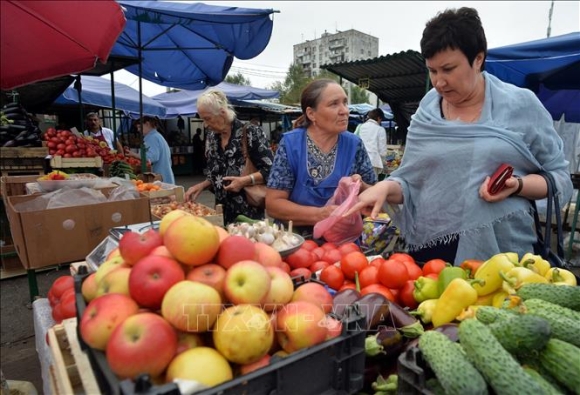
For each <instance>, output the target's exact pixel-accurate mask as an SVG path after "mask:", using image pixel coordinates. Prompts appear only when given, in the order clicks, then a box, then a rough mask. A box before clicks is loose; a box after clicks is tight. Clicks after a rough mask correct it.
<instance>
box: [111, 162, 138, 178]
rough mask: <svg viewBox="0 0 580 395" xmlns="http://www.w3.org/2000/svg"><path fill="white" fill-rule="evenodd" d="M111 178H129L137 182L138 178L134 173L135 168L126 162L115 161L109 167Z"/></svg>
mask: <svg viewBox="0 0 580 395" xmlns="http://www.w3.org/2000/svg"><path fill="white" fill-rule="evenodd" d="M109 177H120V178H126V177H128V178H129V179H131V180H137V176H136V175H135V173H134V172H133V167H132V166H131V165H130V164H128V163H127V162H125V161H124V160H115V161H113V162H111V165H110V166H109Z"/></svg>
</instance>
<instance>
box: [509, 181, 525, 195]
mask: <svg viewBox="0 0 580 395" xmlns="http://www.w3.org/2000/svg"><path fill="white" fill-rule="evenodd" d="M513 177H514V178H515V179H516V180H518V189H516V190H515V192H514V193H512V194H511V195H510V196H517V195H519V194H520V192H521V191H522V188H523V187H524V180H522V177H520V176H513Z"/></svg>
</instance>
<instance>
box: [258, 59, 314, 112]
mask: <svg viewBox="0 0 580 395" xmlns="http://www.w3.org/2000/svg"><path fill="white" fill-rule="evenodd" d="M310 81H312V79H311V78H310V77H308V76H307V75H306V74H305V73H304V69H303V68H302V66H301V65H300V64H294V63H292V64H290V67H289V68H288V73H287V74H286V78H284V81H283V82H280V81H276V82H275V83H273V84H272V85H270V87H269V88H268V89H271V90H276V91H278V92H280V103H282V104H287V105H291V106H296V105H300V95H301V94H302V90H303V89H304V88H305V87H306V85H308V83H309V82H310Z"/></svg>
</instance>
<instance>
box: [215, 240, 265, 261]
mask: <svg viewBox="0 0 580 395" xmlns="http://www.w3.org/2000/svg"><path fill="white" fill-rule="evenodd" d="M255 259H256V246H255V245H254V242H253V241H251V240H250V239H248V238H246V237H244V236H239V235H231V236H230V237H227V238H225V239H224V240H223V241H222V242H221V243H220V248H219V250H218V252H217V255H216V257H215V263H217V264H218V265H221V266H223V267H224V268H226V269H229V268H230V267H231V266H232V265H233V264H234V263H237V262H240V261H245V260H255Z"/></svg>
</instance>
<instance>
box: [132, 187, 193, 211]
mask: <svg viewBox="0 0 580 395" xmlns="http://www.w3.org/2000/svg"><path fill="white" fill-rule="evenodd" d="M141 194H142V195H143V196H147V197H148V198H149V203H150V204H151V205H152V206H153V205H155V204H167V203H171V202H177V203H183V202H184V201H185V189H184V188H183V187H182V186H181V185H177V186H175V187H173V188H169V189H160V190H158V191H141Z"/></svg>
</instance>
